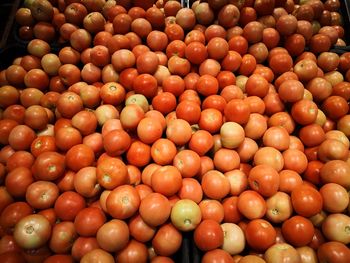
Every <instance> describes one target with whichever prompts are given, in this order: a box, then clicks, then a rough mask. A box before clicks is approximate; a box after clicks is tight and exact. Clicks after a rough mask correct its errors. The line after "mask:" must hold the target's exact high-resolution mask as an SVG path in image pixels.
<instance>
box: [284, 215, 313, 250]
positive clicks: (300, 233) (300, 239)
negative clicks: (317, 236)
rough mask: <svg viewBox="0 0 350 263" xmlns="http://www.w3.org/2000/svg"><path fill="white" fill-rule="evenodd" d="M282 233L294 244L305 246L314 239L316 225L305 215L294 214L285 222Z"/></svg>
mask: <svg viewBox="0 0 350 263" xmlns="http://www.w3.org/2000/svg"><path fill="white" fill-rule="evenodd" d="M282 235H283V237H284V238H285V240H286V241H287V242H288V243H290V244H291V245H292V246H305V245H307V244H308V243H309V242H310V241H311V240H312V237H313V235H314V226H313V225H312V223H311V221H310V220H309V219H307V218H305V217H302V216H293V217H291V218H289V219H287V220H286V221H284V222H283V224H282Z"/></svg>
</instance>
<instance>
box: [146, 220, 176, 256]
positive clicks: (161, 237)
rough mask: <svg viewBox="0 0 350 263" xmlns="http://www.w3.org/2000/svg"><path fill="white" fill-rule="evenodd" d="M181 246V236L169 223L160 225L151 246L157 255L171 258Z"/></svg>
mask: <svg viewBox="0 0 350 263" xmlns="http://www.w3.org/2000/svg"><path fill="white" fill-rule="evenodd" d="M181 244H182V235H181V232H180V231H179V230H177V229H176V228H175V227H174V226H173V225H172V224H171V223H168V224H164V225H162V226H161V227H160V228H159V229H158V231H157V233H156V234H155V236H154V238H153V239H152V246H153V248H154V251H155V252H156V253H157V255H161V256H171V255H173V254H174V253H175V252H176V251H178V250H179V248H180V246H181Z"/></svg>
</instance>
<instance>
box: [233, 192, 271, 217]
mask: <svg viewBox="0 0 350 263" xmlns="http://www.w3.org/2000/svg"><path fill="white" fill-rule="evenodd" d="M237 207H238V210H239V212H240V213H242V214H243V215H244V216H245V217H247V218H248V219H257V218H262V217H263V216H264V215H265V213H266V209H267V208H266V202H265V200H264V198H263V197H262V196H261V195H260V194H259V193H258V192H255V191H253V190H246V191H244V192H243V193H241V194H240V195H239V197H238V202H237Z"/></svg>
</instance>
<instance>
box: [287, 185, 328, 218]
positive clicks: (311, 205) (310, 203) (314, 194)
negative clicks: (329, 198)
mask: <svg viewBox="0 0 350 263" xmlns="http://www.w3.org/2000/svg"><path fill="white" fill-rule="evenodd" d="M291 200H292V204H293V208H294V211H295V212H296V213H297V214H299V215H301V216H305V217H311V216H313V215H316V214H317V213H319V212H321V210H322V207H323V199H322V195H321V194H320V193H319V192H318V191H317V190H316V189H315V188H313V187H310V186H308V185H301V186H299V187H296V188H295V189H294V190H293V191H292V193H291Z"/></svg>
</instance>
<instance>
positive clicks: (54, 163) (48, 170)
mask: <svg viewBox="0 0 350 263" xmlns="http://www.w3.org/2000/svg"><path fill="white" fill-rule="evenodd" d="M65 167H66V164H65V157H64V156H63V155H61V154H59V153H57V152H43V153H41V154H40V155H39V156H38V157H37V158H36V160H35V162H34V164H33V166H32V172H33V175H34V177H35V178H36V179H37V180H50V181H53V180H56V179H57V178H59V177H60V176H61V175H62V174H63V172H64V170H65Z"/></svg>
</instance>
